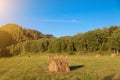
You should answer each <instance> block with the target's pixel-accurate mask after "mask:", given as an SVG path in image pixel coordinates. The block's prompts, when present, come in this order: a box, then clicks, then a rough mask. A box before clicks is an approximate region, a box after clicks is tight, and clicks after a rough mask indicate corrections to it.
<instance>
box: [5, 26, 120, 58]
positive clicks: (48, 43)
mask: <svg viewBox="0 0 120 80" xmlns="http://www.w3.org/2000/svg"><path fill="white" fill-rule="evenodd" d="M31 35H33V33H32V34H31ZM51 36H52V35H46V37H44V38H36V37H38V35H35V36H34V38H35V39H31V38H28V39H27V40H25V41H20V42H17V43H14V44H12V43H11V44H8V45H9V46H8V45H7V46H6V47H5V48H4V49H5V50H4V51H6V53H7V55H9V56H14V55H18V54H21V53H26V52H31V53H67V54H76V53H84V52H85V53H86V52H98V53H101V54H102V53H103V52H105V51H114V52H119V51H120V26H110V27H104V28H102V29H95V30H91V31H88V32H85V33H78V34H76V35H74V36H63V37H59V38H55V37H53V36H52V37H51ZM8 42H9V41H8ZM10 42H11V41H10ZM85 53H84V54H85ZM5 55H6V54H5Z"/></svg>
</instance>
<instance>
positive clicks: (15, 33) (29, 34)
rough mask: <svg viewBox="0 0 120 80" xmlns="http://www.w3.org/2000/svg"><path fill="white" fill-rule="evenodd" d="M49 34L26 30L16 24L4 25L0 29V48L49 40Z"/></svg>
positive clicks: (50, 36)
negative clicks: (29, 41)
mask: <svg viewBox="0 0 120 80" xmlns="http://www.w3.org/2000/svg"><path fill="white" fill-rule="evenodd" d="M52 37H53V36H52V35H50V34H47V35H45V34H42V33H41V32H39V31H37V30H32V29H26V28H23V27H21V26H19V25H17V24H6V25H4V26H1V27H0V48H3V47H6V46H8V45H11V44H16V43H19V42H24V41H27V40H38V39H42V38H47V39H50V38H52Z"/></svg>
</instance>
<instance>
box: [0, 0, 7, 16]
mask: <svg viewBox="0 0 120 80" xmlns="http://www.w3.org/2000/svg"><path fill="white" fill-rule="evenodd" d="M7 8H9V2H8V1H7V0H0V15H1V14H3V13H6V12H7V10H8V9H7Z"/></svg>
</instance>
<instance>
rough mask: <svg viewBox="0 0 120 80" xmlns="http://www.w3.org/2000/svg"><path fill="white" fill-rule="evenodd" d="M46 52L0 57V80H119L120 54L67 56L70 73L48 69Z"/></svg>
mask: <svg viewBox="0 0 120 80" xmlns="http://www.w3.org/2000/svg"><path fill="white" fill-rule="evenodd" d="M48 65H49V60H48V55H30V56H29V55H24V56H15V57H11V58H1V59H0V80H120V56H116V57H111V56H102V57H99V58H96V57H95V56H94V55H93V56H86V55H71V56H69V66H70V69H71V71H70V72H49V71H48Z"/></svg>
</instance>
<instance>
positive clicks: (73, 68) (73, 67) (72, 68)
mask: <svg viewBox="0 0 120 80" xmlns="http://www.w3.org/2000/svg"><path fill="white" fill-rule="evenodd" d="M82 67H84V65H76V66H70V70H71V71H73V70H76V69H79V68H82Z"/></svg>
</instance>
